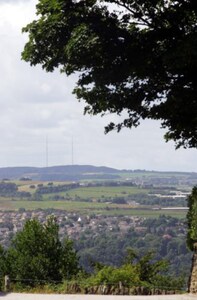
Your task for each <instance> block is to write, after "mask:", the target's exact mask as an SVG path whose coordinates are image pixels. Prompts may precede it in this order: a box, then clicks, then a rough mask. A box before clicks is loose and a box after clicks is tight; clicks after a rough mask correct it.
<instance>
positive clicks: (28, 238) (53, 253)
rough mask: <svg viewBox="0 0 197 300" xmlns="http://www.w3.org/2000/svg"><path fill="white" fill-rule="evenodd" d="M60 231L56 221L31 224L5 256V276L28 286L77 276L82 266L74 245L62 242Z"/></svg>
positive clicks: (51, 218) (26, 224)
mask: <svg viewBox="0 0 197 300" xmlns="http://www.w3.org/2000/svg"><path fill="white" fill-rule="evenodd" d="M58 231H59V226H58V224H57V222H56V220H55V218H54V217H50V218H49V219H48V220H47V222H46V223H45V224H41V223H40V222H39V221H38V220H36V219H32V220H27V221H26V223H25V225H24V228H23V230H22V231H20V232H18V233H17V234H16V235H15V237H14V239H13V241H12V245H11V247H9V248H8V250H7V253H6V255H4V256H5V262H6V267H4V272H5V273H7V274H9V275H10V276H11V278H12V279H13V280H17V281H19V282H20V281H22V282H23V281H24V282H25V284H27V285H28V284H30V285H34V284H38V283H43V282H50V281H61V280H62V279H69V278H71V277H72V276H73V275H76V274H77V272H78V271H79V265H78V258H77V254H76V252H75V250H74V249H73V244H72V241H71V240H69V239H65V240H64V241H63V242H61V241H60V240H59V235H58ZM0 250H1V249H0ZM0 267H1V266H0Z"/></svg>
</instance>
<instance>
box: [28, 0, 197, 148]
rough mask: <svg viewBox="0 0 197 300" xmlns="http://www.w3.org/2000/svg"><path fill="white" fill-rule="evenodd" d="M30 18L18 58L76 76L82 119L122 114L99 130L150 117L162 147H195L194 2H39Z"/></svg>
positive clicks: (196, 56)
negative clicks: (157, 122) (168, 143)
mask: <svg viewBox="0 0 197 300" xmlns="http://www.w3.org/2000/svg"><path fill="white" fill-rule="evenodd" d="M113 8H114V9H113ZM37 15H38V18H36V20H34V21H33V22H32V23H30V24H28V25H27V26H26V27H25V28H23V32H26V33H28V34H29V40H28V42H27V43H26V45H25V48H24V51H23V53H22V58H23V59H24V60H25V61H28V62H30V64H31V65H37V64H41V65H42V67H43V69H45V70H46V71H48V72H51V71H53V70H54V69H55V68H58V67H60V68H61V71H62V72H65V73H66V74H67V75H70V74H73V73H75V72H77V74H80V75H79V80H78V82H77V85H76V88H75V89H74V91H73V92H74V93H75V94H76V96H77V98H78V99H84V100H85V101H86V103H87V105H86V107H85V111H84V112H85V113H90V114H93V115H95V114H101V115H104V114H108V113H116V114H117V115H119V116H120V117H121V115H122V117H121V121H120V122H119V123H118V124H114V123H112V122H111V123H110V124H108V126H106V128H105V129H106V132H108V131H110V130H112V129H117V130H118V131H119V130H121V129H122V128H123V127H128V128H131V127H136V126H138V125H139V124H140V121H141V120H142V119H154V120H160V121H161V125H162V127H163V128H167V129H168V131H167V133H166V134H165V139H166V141H168V140H171V139H172V140H174V141H175V144H176V147H177V148H178V147H180V146H183V147H185V148H186V147H197V117H196V116H197V114H196V112H197V99H196V95H197V76H196V67H197V4H196V1H195V0H182V1H176V0H147V1H143V0H135V1H132V0H106V1H103V0H100V1H99V0H80V1H74V0H39V2H38V4H37ZM125 113H127V117H125ZM124 117H125V118H124Z"/></svg>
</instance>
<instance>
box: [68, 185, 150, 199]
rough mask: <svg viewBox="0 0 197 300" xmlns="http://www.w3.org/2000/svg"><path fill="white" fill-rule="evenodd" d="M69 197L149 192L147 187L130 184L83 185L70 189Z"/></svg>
mask: <svg viewBox="0 0 197 300" xmlns="http://www.w3.org/2000/svg"><path fill="white" fill-rule="evenodd" d="M66 193H67V194H68V195H69V197H71V198H74V197H80V198H81V199H87V198H95V199H100V198H102V197H105V198H111V197H121V196H124V197H125V196H129V195H131V196H132V195H134V194H146V193H148V190H147V189H141V188H137V187H130V186H129V187H128V186H114V187H108V186H106V187H105V186H100V187H81V188H77V189H73V190H70V191H68V192H66Z"/></svg>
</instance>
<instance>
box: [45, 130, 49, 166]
mask: <svg viewBox="0 0 197 300" xmlns="http://www.w3.org/2000/svg"><path fill="white" fill-rule="evenodd" d="M48 156H49V149H48V136H46V168H47V167H48V158H49V157H48Z"/></svg>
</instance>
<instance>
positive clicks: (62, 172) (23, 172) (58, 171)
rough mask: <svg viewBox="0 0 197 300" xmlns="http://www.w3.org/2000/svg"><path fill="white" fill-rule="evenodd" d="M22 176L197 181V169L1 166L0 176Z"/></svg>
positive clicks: (18, 177) (165, 181) (50, 178)
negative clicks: (159, 170)
mask: <svg viewBox="0 0 197 300" xmlns="http://www.w3.org/2000/svg"><path fill="white" fill-rule="evenodd" d="M21 178H25V179H31V180H40V181H80V180H121V179H124V180H125V179H126V180H131V181H132V180H135V181H136V182H137V183H140V182H143V184H144V183H145V184H171V185H173V184H186V185H190V186H193V185H195V184H197V173H192V172H156V171H146V170H118V169H115V168H109V167H105V166H100V167H97V166H92V165H65V166H52V167H43V168H41V167H7V168H0V180H3V179H10V180H19V179H21Z"/></svg>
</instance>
